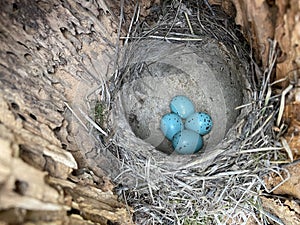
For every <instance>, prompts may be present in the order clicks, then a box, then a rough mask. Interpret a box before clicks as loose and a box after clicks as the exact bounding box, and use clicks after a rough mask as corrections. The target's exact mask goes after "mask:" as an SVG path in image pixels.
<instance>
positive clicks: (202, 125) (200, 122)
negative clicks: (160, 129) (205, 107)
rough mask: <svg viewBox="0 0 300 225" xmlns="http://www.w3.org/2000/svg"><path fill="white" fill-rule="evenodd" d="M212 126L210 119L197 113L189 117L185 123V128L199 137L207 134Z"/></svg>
mask: <svg viewBox="0 0 300 225" xmlns="http://www.w3.org/2000/svg"><path fill="white" fill-rule="evenodd" d="M212 126H213V122H212V119H211V117H210V116H209V115H208V114H207V113H203V112H197V113H194V114H192V115H191V116H189V117H188V118H187V119H186V121H185V127H186V128H187V129H189V130H192V131H195V132H197V133H198V134H200V135H205V134H208V133H209V132H210V131H211V129H212Z"/></svg>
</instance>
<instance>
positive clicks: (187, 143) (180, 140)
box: [172, 129, 203, 154]
mask: <svg viewBox="0 0 300 225" xmlns="http://www.w3.org/2000/svg"><path fill="white" fill-rule="evenodd" d="M172 145H173V148H174V150H175V151H176V152H177V153H179V154H194V153H196V152H198V151H199V150H200V149H201V148H202V147H203V139H202V137H201V136H200V135H199V134H197V133H196V132H194V131H191V130H187V129H184V130H182V131H180V132H178V133H177V134H175V136H174V138H173V140H172Z"/></svg>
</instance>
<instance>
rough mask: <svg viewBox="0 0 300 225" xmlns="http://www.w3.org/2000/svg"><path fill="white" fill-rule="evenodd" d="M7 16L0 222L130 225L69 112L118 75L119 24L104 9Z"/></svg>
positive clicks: (42, 9)
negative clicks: (113, 73) (115, 70)
mask: <svg viewBox="0 0 300 225" xmlns="http://www.w3.org/2000/svg"><path fill="white" fill-rule="evenodd" d="M0 8H1V14H0V150H1V154H0V221H2V223H3V224H11V223H13V224H18V223H19V224H25V223H29V222H31V223H32V222H33V223H39V224H48V223H52V224H53V223H55V224H88V223H100V224H112V223H114V224H130V223H131V216H130V214H131V212H130V209H127V208H126V207H125V205H124V204H122V203H120V202H118V200H117V197H116V196H115V195H114V194H113V192H112V188H113V185H112V183H111V182H110V181H109V179H108V178H107V177H106V176H104V172H103V171H102V170H101V169H100V168H101V166H102V165H100V164H101V163H99V161H98V163H95V160H94V161H93V162H92V160H90V161H87V160H88V159H87V160H86V158H87V157H85V155H84V154H82V152H81V151H80V150H82V149H80V148H83V149H84V150H85V151H83V153H84V152H86V151H90V150H91V149H92V148H93V147H94V145H93V140H92V138H91V137H89V136H88V135H86V136H87V137H86V138H85V137H82V139H81V138H78V135H81V133H82V128H80V125H77V124H78V123H77V121H75V119H72V117H71V113H70V112H69V111H68V110H67V109H66V104H65V103H67V104H69V105H70V106H71V107H74V108H76V106H80V105H81V104H84V103H85V102H84V99H85V97H86V95H87V94H88V93H91V92H92V91H93V90H94V89H95V88H96V87H99V85H101V82H102V81H103V80H104V78H105V76H106V74H107V73H109V72H111V71H112V69H113V66H112V64H111V63H112V62H114V59H113V55H114V47H113V46H115V43H114V42H115V41H116V35H115V34H116V33H117V32H116V31H117V25H116V24H115V23H114V21H116V18H115V17H114V16H113V15H112V14H111V13H110V11H109V9H108V8H107V7H106V4H105V3H104V2H103V1H101V0H99V1H80V0H78V1H73V0H72V1H68V0H65V1H56V0H51V1H26V0H20V1H9V0H8V1H1V2H0ZM83 109H85V110H88V109H86V105H84V107H83ZM75 111H76V110H75ZM86 113H88V112H86ZM97 157H100V156H98V155H96V157H95V158H97ZM100 162H101V161H100Z"/></svg>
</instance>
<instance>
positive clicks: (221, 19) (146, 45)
mask: <svg viewBox="0 0 300 225" xmlns="http://www.w3.org/2000/svg"><path fill="white" fill-rule="evenodd" d="M201 2H202V3H199V1H191V2H190V3H188V4H187V5H184V4H182V3H181V2H176V1H172V2H171V3H170V4H164V5H162V6H159V7H158V11H153V12H152V14H150V16H149V17H148V18H146V19H145V20H143V21H140V20H139V11H138V7H136V8H135V9H136V10H135V11H134V15H133V16H132V20H131V23H130V24H129V25H128V34H127V35H126V36H124V37H120V39H121V40H123V43H124V47H123V48H122V49H120V50H119V54H118V55H119V58H118V61H117V62H116V70H115V73H114V74H113V75H112V76H111V78H110V80H109V81H108V82H107V84H106V83H103V85H102V91H101V97H100V101H99V102H97V103H96V104H95V112H96V115H95V121H96V122H97V123H98V125H100V126H98V125H97V128H98V130H99V131H100V133H95V134H94V135H95V136H97V138H98V137H100V138H98V140H99V143H98V144H99V154H102V155H103V156H105V157H109V158H110V160H112V161H113V163H112V165H114V166H112V167H111V168H109V167H108V168H103V170H105V171H107V172H108V173H109V175H110V176H111V179H112V180H113V181H114V182H115V183H116V184H117V187H116V191H117V193H118V194H119V195H120V197H121V198H122V199H123V201H124V202H126V203H127V204H128V205H129V206H131V207H133V209H134V216H135V221H136V223H137V224H243V223H245V222H246V221H248V220H249V219H253V220H256V221H257V222H261V223H263V222H264V221H263V220H265V219H266V218H267V217H261V216H260V215H261V214H264V212H263V211H262V209H261V202H260V198H259V194H260V193H261V192H264V193H270V191H272V190H268V189H267V188H266V187H265V185H264V181H263V179H264V176H265V175H266V174H267V173H269V172H270V171H273V172H274V171H275V172H276V171H277V172H279V171H280V170H282V169H280V168H279V167H276V166H273V164H272V161H273V160H278V159H280V158H283V157H285V155H284V153H282V152H281V151H280V150H281V149H282V148H281V144H280V142H279V141H278V138H279V137H278V136H276V134H275V133H274V131H273V130H272V127H273V124H274V121H275V119H277V118H278V116H279V117H280V112H279V111H280V109H279V101H278V100H279V98H280V96H278V95H273V92H272V86H273V84H272V83H271V82H270V76H271V71H272V69H273V66H274V62H275V59H276V54H275V49H271V53H270V60H269V62H270V65H269V68H267V70H265V71H262V72H260V69H259V66H258V65H256V64H255V62H254V60H252V58H251V57H249V55H251V48H249V47H248V46H247V44H246V42H245V41H244V40H243V39H242V38H241V35H239V32H238V30H237V28H236V27H235V26H234V25H233V23H232V21H231V20H230V18H228V16H227V15H225V14H224V13H223V12H222V11H221V10H219V9H218V8H211V6H210V5H209V4H207V3H206V1H201ZM121 12H122V11H121ZM121 16H122V15H121ZM153 19H155V20H156V21H155V23H153V22H152V20H153ZM178 94H184V95H187V96H188V97H190V98H191V99H192V100H193V102H194V103H195V105H196V108H197V110H198V111H200V110H201V111H206V112H209V113H210V114H211V115H212V118H213V120H214V128H213V131H212V133H211V134H210V135H208V136H207V137H206V138H205V143H206V144H205V147H204V149H203V150H202V151H200V152H199V153H197V154H194V155H184V156H183V155H178V154H175V153H173V152H172V149H171V148H170V143H168V142H167V141H166V140H164V138H163V137H162V136H161V134H160V133H159V128H158V125H157V122H158V123H159V119H160V117H161V116H162V115H163V114H164V113H166V112H167V111H168V110H169V109H168V104H169V102H170V100H171V98H172V97H174V96H175V95H178ZM278 114H279V115H278ZM107 115H108V116H107ZM104 130H105V131H104ZM115 165H117V169H116V167H115ZM112 170H114V171H112Z"/></svg>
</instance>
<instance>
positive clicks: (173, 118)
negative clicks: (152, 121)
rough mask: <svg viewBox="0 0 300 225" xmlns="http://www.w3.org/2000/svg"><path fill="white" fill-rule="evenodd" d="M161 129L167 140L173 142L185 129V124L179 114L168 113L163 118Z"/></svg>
mask: <svg viewBox="0 0 300 225" xmlns="http://www.w3.org/2000/svg"><path fill="white" fill-rule="evenodd" d="M160 129H161V131H162V132H163V134H164V135H165V137H166V138H167V139H169V140H172V139H173V137H174V135H175V134H176V133H178V132H179V131H181V130H182V129H183V122H182V120H181V118H180V117H179V116H178V115H177V114H175V113H168V114H165V115H163V117H162V118H161V120H160Z"/></svg>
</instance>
